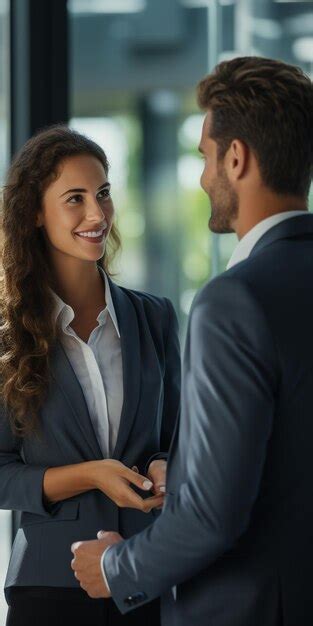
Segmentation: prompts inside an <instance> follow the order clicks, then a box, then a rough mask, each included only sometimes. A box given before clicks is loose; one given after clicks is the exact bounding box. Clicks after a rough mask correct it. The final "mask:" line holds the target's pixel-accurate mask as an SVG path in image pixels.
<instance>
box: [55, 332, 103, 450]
mask: <svg viewBox="0 0 313 626" xmlns="http://www.w3.org/2000/svg"><path fill="white" fill-rule="evenodd" d="M50 370H51V374H52V376H53V378H54V379H55V381H56V382H57V384H58V385H59V387H60V388H61V390H62V392H63V394H64V396H65V397H66V399H67V401H68V403H69V405H70V407H71V409H72V412H73V415H74V417H75V418H76V422H77V425H78V427H79V429H80V432H81V434H82V437H83V439H84V442H85V446H86V449H88V452H89V455H90V457H91V458H95V459H103V454H102V452H101V448H100V446H99V443H98V440H97V437H96V433H95V431H94V428H93V425H92V422H91V419H90V415H89V411H88V407H87V403H86V400H85V396H84V393H83V390H82V388H81V386H80V384H79V381H78V379H77V376H76V374H75V372H74V370H73V368H72V365H71V363H70V361H69V359H68V357H67V354H66V352H65V350H64V349H63V346H62V343H61V342H60V340H59V339H58V340H57V342H56V345H55V347H54V349H53V351H52V355H51V360H50Z"/></svg>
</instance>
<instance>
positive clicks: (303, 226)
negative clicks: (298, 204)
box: [250, 212, 313, 257]
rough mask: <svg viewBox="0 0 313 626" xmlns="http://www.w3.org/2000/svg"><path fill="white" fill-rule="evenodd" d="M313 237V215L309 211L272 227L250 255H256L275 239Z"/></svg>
mask: <svg viewBox="0 0 313 626" xmlns="http://www.w3.org/2000/svg"><path fill="white" fill-rule="evenodd" d="M301 235H302V236H309V237H310V236H311V237H313V215H312V213H309V212H308V214H307V215H296V216H295V217H290V218H288V219H286V220H284V221H283V222H280V223H279V224H276V226H273V227H272V228H270V229H269V230H268V231H267V232H266V233H264V235H263V236H262V237H261V238H260V239H259V240H258V241H257V242H256V244H255V246H254V248H252V250H251V252H250V256H251V257H252V256H254V254H257V253H258V252H260V251H261V250H262V249H263V248H264V247H265V246H268V245H270V244H271V243H273V242H274V241H278V240H279V239H289V238H293V237H300V236H301Z"/></svg>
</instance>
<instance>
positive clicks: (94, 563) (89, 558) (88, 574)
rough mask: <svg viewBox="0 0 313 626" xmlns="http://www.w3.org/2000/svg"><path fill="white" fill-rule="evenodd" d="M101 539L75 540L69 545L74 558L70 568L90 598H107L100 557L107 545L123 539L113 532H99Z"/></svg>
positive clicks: (107, 593)
mask: <svg viewBox="0 0 313 626" xmlns="http://www.w3.org/2000/svg"><path fill="white" fill-rule="evenodd" d="M101 537H102V538H101V539H95V540H94V541H77V542H76V543H73V544H72V546H71V550H72V552H73V554H74V558H73V560H72V561H71V568H72V570H74V576H75V578H77V579H78V580H79V582H80V586H81V587H82V589H84V590H85V591H86V592H87V593H88V595H89V596H90V598H109V597H110V595H111V594H110V592H109V590H108V588H107V586H106V584H105V582H104V578H103V575H102V570H101V564H100V562H101V557H102V555H103V552H104V551H105V549H106V548H108V546H112V545H113V544H114V543H119V542H120V541H123V538H122V537H121V535H119V534H118V533H115V532H107V533H103V532H102V534H101Z"/></svg>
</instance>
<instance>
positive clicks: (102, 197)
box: [98, 189, 110, 200]
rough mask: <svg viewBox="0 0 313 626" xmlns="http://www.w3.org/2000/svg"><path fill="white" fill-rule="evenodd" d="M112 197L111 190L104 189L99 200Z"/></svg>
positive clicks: (99, 195)
mask: <svg viewBox="0 0 313 626" xmlns="http://www.w3.org/2000/svg"><path fill="white" fill-rule="evenodd" d="M109 197H110V189H102V191H100V192H99V193H98V198H99V199H100V200H103V199H104V198H105V199H106V198H109Z"/></svg>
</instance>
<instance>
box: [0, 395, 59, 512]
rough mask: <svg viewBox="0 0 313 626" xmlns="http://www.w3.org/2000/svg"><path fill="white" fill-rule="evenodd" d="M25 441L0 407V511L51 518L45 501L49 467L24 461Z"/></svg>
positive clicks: (1, 406)
mask: <svg viewBox="0 0 313 626" xmlns="http://www.w3.org/2000/svg"><path fill="white" fill-rule="evenodd" d="M22 443H23V439H22V438H20V437H15V436H14V435H13V434H12V430H11V427H10V424H9V421H8V418H7V416H6V411H5V409H4V405H3V403H1V405H0V509H8V510H10V509H12V510H15V511H27V512H29V513H37V514H39V515H45V516H47V515H49V516H50V514H51V513H52V512H53V511H54V505H52V506H51V507H49V506H48V505H47V508H46V506H45V503H44V500H43V487H42V484H43V478H44V474H45V471H46V470H47V469H48V467H42V466H37V465H28V464H27V463H25V462H24V461H23V458H22Z"/></svg>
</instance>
